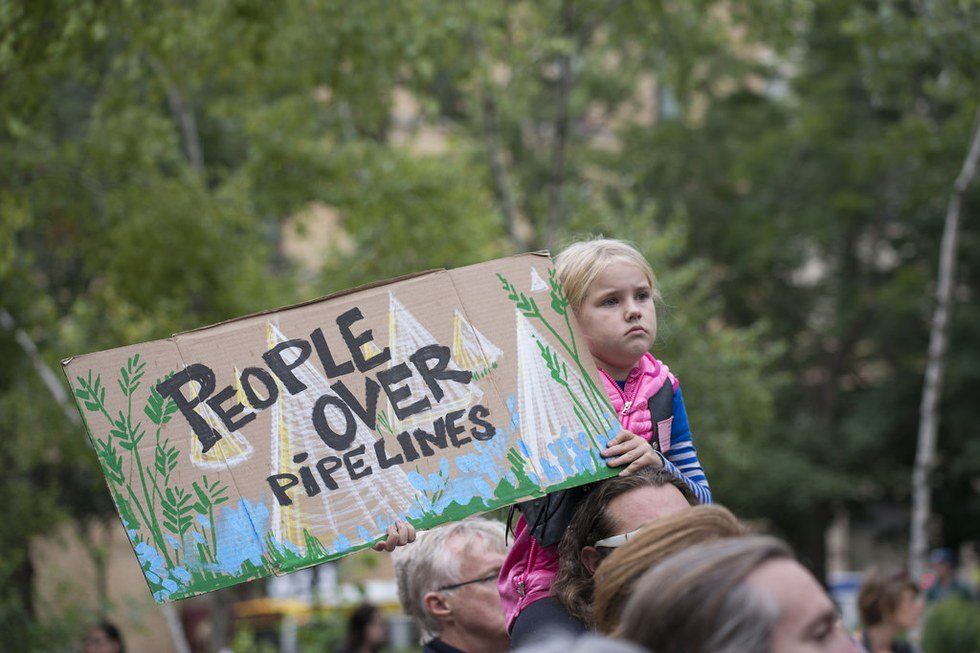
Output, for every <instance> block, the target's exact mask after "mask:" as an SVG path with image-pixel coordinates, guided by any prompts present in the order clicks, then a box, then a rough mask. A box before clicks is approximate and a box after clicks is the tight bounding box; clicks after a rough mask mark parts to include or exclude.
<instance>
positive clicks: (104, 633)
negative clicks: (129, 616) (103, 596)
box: [82, 621, 126, 653]
mask: <svg viewBox="0 0 980 653" xmlns="http://www.w3.org/2000/svg"><path fill="white" fill-rule="evenodd" d="M82 650H83V651H84V653H126V645H125V644H124V643H123V638H122V634H121V633H120V632H119V629H118V628H116V626H115V625H113V624H111V623H109V622H108V621H100V622H99V623H97V624H95V625H94V626H92V627H91V628H89V629H88V632H87V633H86V634H85V641H84V643H83V647H82Z"/></svg>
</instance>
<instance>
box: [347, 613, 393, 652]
mask: <svg viewBox="0 0 980 653" xmlns="http://www.w3.org/2000/svg"><path fill="white" fill-rule="evenodd" d="M387 643H388V631H387V629H386V627H385V620H384V617H383V616H382V614H381V610H379V609H378V606H376V605H372V604H370V603H362V604H361V605H359V606H357V607H356V608H355V609H354V611H353V612H352V613H351V615H350V618H348V620H347V637H346V638H345V639H344V642H343V644H341V645H340V646H339V647H338V648H337V653H377V652H378V651H380V650H381V649H382V648H384V646H385V644H387Z"/></svg>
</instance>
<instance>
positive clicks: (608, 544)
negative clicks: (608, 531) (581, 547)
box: [593, 527, 643, 549]
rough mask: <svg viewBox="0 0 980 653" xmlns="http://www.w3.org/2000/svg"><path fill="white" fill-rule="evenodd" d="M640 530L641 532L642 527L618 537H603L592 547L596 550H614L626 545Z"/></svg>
mask: <svg viewBox="0 0 980 653" xmlns="http://www.w3.org/2000/svg"><path fill="white" fill-rule="evenodd" d="M641 530H643V529H642V527H641V528H637V529H636V530H632V531H630V532H629V533H622V534H620V535H612V536H610V537H605V538H603V539H601V540H599V541H598V542H596V543H595V544H594V545H593V546H595V547H596V548H597V549H598V548H603V549H616V548H619V547H621V546H623V545H624V544H626V543H627V542H628V541H629V540H630V539H631V538H634V537H636V536H637V534H638V533H639V532H640V531H641Z"/></svg>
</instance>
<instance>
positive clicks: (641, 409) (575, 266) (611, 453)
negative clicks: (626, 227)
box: [498, 238, 711, 642]
mask: <svg viewBox="0 0 980 653" xmlns="http://www.w3.org/2000/svg"><path fill="white" fill-rule="evenodd" d="M555 267H556V271H557V275H558V279H559V281H561V284H562V287H563V288H564V290H565V295H566V297H567V298H568V302H569V305H570V306H571V308H572V309H573V311H574V313H575V317H576V319H577V321H578V324H579V327H580V328H581V331H582V333H583V335H584V336H585V340H586V342H587V344H588V347H589V352H590V353H591V354H592V357H593V359H594V360H595V364H596V366H597V367H598V368H599V374H600V376H601V377H602V381H603V384H604V385H605V388H606V393H607V394H608V395H609V399H610V401H611V402H612V405H613V408H615V410H616V413H617V416H618V417H619V421H620V424H621V425H622V427H623V431H622V432H620V433H619V435H617V436H616V437H615V438H613V439H612V440H610V441H609V444H608V445H607V447H606V448H605V449H604V450H603V451H602V455H603V457H605V458H606V462H607V464H608V465H609V466H610V467H621V468H622V469H623V471H622V472H621V474H629V473H632V472H634V471H636V470H638V469H641V468H644V467H652V468H654V469H666V470H668V471H669V472H670V473H671V474H674V475H676V476H678V477H679V478H681V479H682V480H684V481H685V482H686V483H687V484H688V485H689V486H690V487H691V490H692V491H693V492H694V493H695V495H696V496H697V497H698V499H699V500H700V501H701V503H710V502H711V490H710V488H709V487H708V479H707V478H706V477H705V475H704V471H703V470H702V469H701V464H700V462H699V461H698V456H697V451H696V450H695V448H694V442H693V440H692V439H691V431H690V428H689V426H688V421H687V412H686V410H685V409H684V399H683V396H682V395H681V390H680V386H679V385H678V382H677V379H676V378H675V377H674V376H673V375H672V374H671V373H670V370H668V369H667V366H666V365H664V364H663V363H661V362H660V361H659V360H657V359H656V358H654V357H653V356H652V355H651V354H650V353H649V350H650V347H651V346H652V345H653V342H654V340H655V339H656V336H657V312H656V309H655V307H654V299H655V298H656V297H657V287H656V281H655V278H654V275H653V270H652V269H651V268H650V264H649V263H648V262H647V260H646V259H645V258H644V257H643V255H642V254H640V252H638V251H637V250H636V249H635V248H634V247H632V246H631V245H629V244H627V243H625V242H622V241H619V240H611V239H601V238H600V239H593V240H587V241H582V242H578V243H575V244H573V245H570V246H569V247H567V248H566V249H565V250H564V251H562V252H561V253H560V254H559V255H558V256H557V257H556V259H555ZM565 498H567V497H565ZM573 500H574V499H573ZM565 509H566V510H565V512H564V513H563V514H565V515H567V514H568V506H567V505H566V506H565ZM550 512H551V514H555V512H554V511H550ZM563 527H564V525H562V524H559V525H558V531H559V532H560V530H561V529H562V528H563ZM532 531H533V534H532ZM542 532H543V531H539V530H538V529H537V524H533V525H532V526H531V527H530V528H529V527H528V523H527V521H526V520H525V518H524V516H523V515H522V516H521V518H520V519H519V520H518V522H517V526H516V528H515V530H514V536H515V539H514V545H513V547H512V548H511V550H510V552H509V553H508V555H507V558H506V560H505V562H504V565H503V567H502V568H501V570H500V577H499V579H498V589H499V591H500V596H501V599H502V601H503V605H504V610H505V612H506V616H507V629H508V631H509V632H512V634H513V635H514V636H515V642H516V640H517V639H518V635H519V633H517V632H514V629H515V623H516V624H517V628H518V630H519V631H522V632H526V631H532V630H535V629H536V628H537V627H538V626H539V625H540V623H539V622H540V621H542V620H545V621H552V620H557V621H558V622H561V620H562V619H561V617H560V616H558V617H555V615H551V614H550V611H554V607H553V606H554V602H553V600H550V599H549V601H548V602H543V603H540V604H539V606H538V607H537V608H536V609H535V610H531V611H530V612H528V613H525V612H524V611H525V610H526V609H527V608H528V607H530V606H532V605H533V604H535V603H536V602H538V601H540V600H541V599H545V598H548V597H550V594H551V582H552V580H554V578H555V575H556V574H557V571H558V555H557V546H555V545H554V543H553V542H551V541H550V540H549V539H548V538H547V537H543V536H542V535H541V533H542ZM550 532H555V529H554V528H552V529H550ZM539 539H541V540H542V541H539ZM551 539H554V538H553V537H551ZM545 605H547V606H549V607H547V608H545V607H541V606H545ZM522 614H523V615H524V617H523V619H519V617H521V615H522ZM518 622H521V623H518ZM531 622H535V623H531Z"/></svg>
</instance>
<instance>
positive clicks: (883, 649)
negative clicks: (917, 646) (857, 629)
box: [864, 623, 898, 653]
mask: <svg viewBox="0 0 980 653" xmlns="http://www.w3.org/2000/svg"><path fill="white" fill-rule="evenodd" d="M864 632H865V634H866V635H867V636H868V644H869V645H870V646H871V651H870V653H890V651H891V650H892V642H894V641H895V636H896V635H897V634H898V631H897V629H896V628H895V627H894V626H892V625H891V624H884V623H882V624H878V625H877V626H871V627H870V628H866V629H865V631H864Z"/></svg>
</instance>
